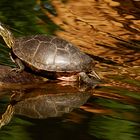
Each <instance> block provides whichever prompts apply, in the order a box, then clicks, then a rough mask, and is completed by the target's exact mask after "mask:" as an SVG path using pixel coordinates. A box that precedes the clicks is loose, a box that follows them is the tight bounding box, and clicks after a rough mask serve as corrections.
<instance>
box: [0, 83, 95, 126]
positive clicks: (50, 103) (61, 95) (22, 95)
mask: <svg viewBox="0 0 140 140" xmlns="http://www.w3.org/2000/svg"><path fill="white" fill-rule="evenodd" d="M91 94H92V90H90V89H88V90H87V89H85V90H82V91H81V89H80V88H77V87H75V86H71V85H65V86H62V85H60V84H56V83H53V82H50V83H49V82H48V83H47V84H46V87H45V86H44V85H43V86H42V87H40V88H30V89H25V90H22V91H20V90H16V91H13V94H12V96H11V103H10V105H9V106H8V107H7V110H6V112H5V113H4V114H3V115H2V119H1V120H0V126H1V127H2V126H3V125H6V124H8V123H9V122H10V120H11V118H12V116H13V114H18V115H23V116H27V117H30V118H36V119H46V118H48V117H60V116H62V115H63V114H65V113H69V112H71V111H72V110H73V109H74V108H79V107H80V106H81V105H83V104H84V103H86V101H87V100H88V99H89V97H90V96H91Z"/></svg>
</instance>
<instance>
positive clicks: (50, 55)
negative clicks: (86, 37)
mask: <svg viewBox="0 0 140 140" xmlns="http://www.w3.org/2000/svg"><path fill="white" fill-rule="evenodd" d="M0 35H1V36H2V37H3V39H4V41H5V43H6V45H7V46H8V47H9V48H10V49H11V58H12V60H13V61H14V62H15V63H16V64H17V66H18V68H16V70H17V71H18V72H21V71H23V70H24V69H25V68H29V69H30V70H32V71H33V72H35V73H37V74H41V75H42V74H43V76H46V77H47V78H48V79H57V80H64V81H80V82H83V83H86V84H88V85H91V86H92V85H93V84H95V81H96V82H97V81H100V77H99V76H98V74H97V73H96V72H95V70H94V66H95V63H94V61H93V59H92V58H91V57H90V56H89V55H87V54H86V53H84V52H82V51H81V50H80V49H79V48H78V47H77V46H75V45H73V44H72V43H71V42H69V41H67V40H64V39H63V38H60V37H58V36H53V35H45V34H38V35H31V36H23V37H18V38H16V37H14V36H13V34H12V32H11V31H10V30H9V29H8V28H6V26H5V25H4V24H3V23H0Z"/></svg>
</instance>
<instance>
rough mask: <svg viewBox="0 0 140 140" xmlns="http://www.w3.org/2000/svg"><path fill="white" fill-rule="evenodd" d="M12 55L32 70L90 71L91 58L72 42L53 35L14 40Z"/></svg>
mask: <svg viewBox="0 0 140 140" xmlns="http://www.w3.org/2000/svg"><path fill="white" fill-rule="evenodd" d="M12 49H13V50H12V51H13V53H14V55H16V57H18V58H19V59H20V60H22V61H23V62H24V63H25V64H27V65H28V66H29V67H31V68H32V69H34V70H45V71H50V72H81V71H85V72H86V71H90V70H91V69H92V66H93V60H92V58H90V57H89V56H88V55H86V54H85V53H83V52H81V51H80V50H79V49H78V48H77V47H75V46H74V45H73V44H71V43H69V42H67V41H65V40H63V39H61V38H58V37H55V36H46V35H35V36H27V37H21V38H18V39H16V40H15V44H14V46H13V48H12Z"/></svg>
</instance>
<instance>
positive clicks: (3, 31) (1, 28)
mask: <svg viewBox="0 0 140 140" xmlns="http://www.w3.org/2000/svg"><path fill="white" fill-rule="evenodd" d="M0 35H1V36H2V38H3V39H4V41H5V43H6V45H7V46H8V47H9V48H12V46H13V45H14V36H13V35H12V33H11V32H10V31H9V30H8V29H7V28H6V27H5V25H4V24H2V23H1V22H0Z"/></svg>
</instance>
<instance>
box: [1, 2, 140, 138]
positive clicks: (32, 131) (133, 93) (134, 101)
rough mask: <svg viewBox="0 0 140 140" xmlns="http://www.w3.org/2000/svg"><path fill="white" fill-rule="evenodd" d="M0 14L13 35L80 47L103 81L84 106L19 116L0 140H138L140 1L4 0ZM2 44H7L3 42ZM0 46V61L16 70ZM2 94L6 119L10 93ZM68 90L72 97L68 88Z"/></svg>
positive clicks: (139, 106) (5, 50) (7, 127)
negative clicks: (51, 38) (54, 38)
mask: <svg viewBox="0 0 140 140" xmlns="http://www.w3.org/2000/svg"><path fill="white" fill-rule="evenodd" d="M0 9H1V11H0V20H1V21H2V22H4V23H5V24H7V25H9V28H10V29H11V30H12V32H13V33H14V35H15V36H23V35H27V34H37V33H43V34H44V33H45V34H46V33H47V34H56V35H58V36H61V37H63V38H65V39H67V40H69V41H71V42H72V43H74V44H75V45H77V46H78V47H80V48H81V50H82V51H84V52H86V53H88V54H90V56H91V57H92V58H93V59H94V60H95V62H96V66H95V69H96V71H97V72H98V74H99V75H100V77H101V79H102V81H103V82H102V83H101V84H99V85H98V86H97V87H96V88H95V89H94V90H93V91H92V93H91V94H92V95H91V97H90V98H89V99H88V98H87V97H85V98H83V99H85V100H84V101H85V102H81V104H78V105H79V106H77V107H75V108H74V110H70V112H69V113H68V112H67V113H66V114H63V115H62V116H59V117H50V118H45V119H37V118H34V119H33V118H32V117H29V116H28V117H27V116H26V115H24V116H23V115H22V114H21V115H17V114H16V113H15V114H14V116H13V117H12V119H11V121H10V122H9V124H8V125H6V126H3V127H2V129H1V130H0V140H7V139H10V140H15V139H17V140H28V139H29V140H32V139H33V140H36V139H37V140H38V139H44V140H46V139H51V140H56V139H57V140H58V139H62V140H63V139H68V140H71V139H77V140H94V139H99V140H115V139H116V140H139V139H140V134H139V130H140V119H139V115H140V42H139V40H140V24H139V23H140V14H139V13H140V2H139V1H136V0H123V1H121V0H86V1H85V0H77V1H74V0H66V1H59V0H51V1H50V2H49V1H45V0H42V1H40V0H36V1H32V0H31V1H30V2H28V1H25V0H23V1H22V2H20V1H16V0H15V1H13V2H12V3H9V1H7V0H1V2H0ZM1 43H2V44H3V45H5V44H4V43H3V40H1ZM2 44H1V48H0V50H1V54H0V62H1V64H6V65H11V66H13V63H11V61H10V59H9V54H8V50H7V49H6V48H4V47H3V45H2ZM21 86H23V85H21ZM52 89H53V88H52ZM0 91H1V92H0V112H1V115H2V114H3V113H4V112H5V110H6V108H7V106H8V104H9V103H10V101H11V99H10V98H11V94H12V93H11V90H3V89H2V88H1V90H0ZM50 91H52V90H50ZM56 91H57V90H56ZM62 91H63V89H62ZM62 91H61V92H62ZM64 91H65V92H66V93H67V92H68V93H69V92H70V90H69V88H68V89H67V88H66V89H65V90H64ZM12 92H13V91H12ZM28 92H29V91H28ZM42 92H43V91H41V93H42ZM78 93H81V92H78ZM85 93H86V92H85ZM45 94H48V93H45ZM43 97H46V95H44V96H43ZM82 97H83V96H82ZM35 99H36V98H35ZM60 99H63V98H61V96H60ZM67 99H71V98H70V97H68V98H67ZM74 99H77V98H76V97H74ZM65 100H66V99H65ZM37 101H39V100H37ZM77 102H78V101H77ZM60 103H62V101H61V102H60ZM26 104H27V103H26ZM72 104H73V103H72ZM82 104H83V105H82ZM66 110H67V109H66ZM67 111H69V110H67ZM63 112H64V111H63ZM34 116H35V115H34Z"/></svg>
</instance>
